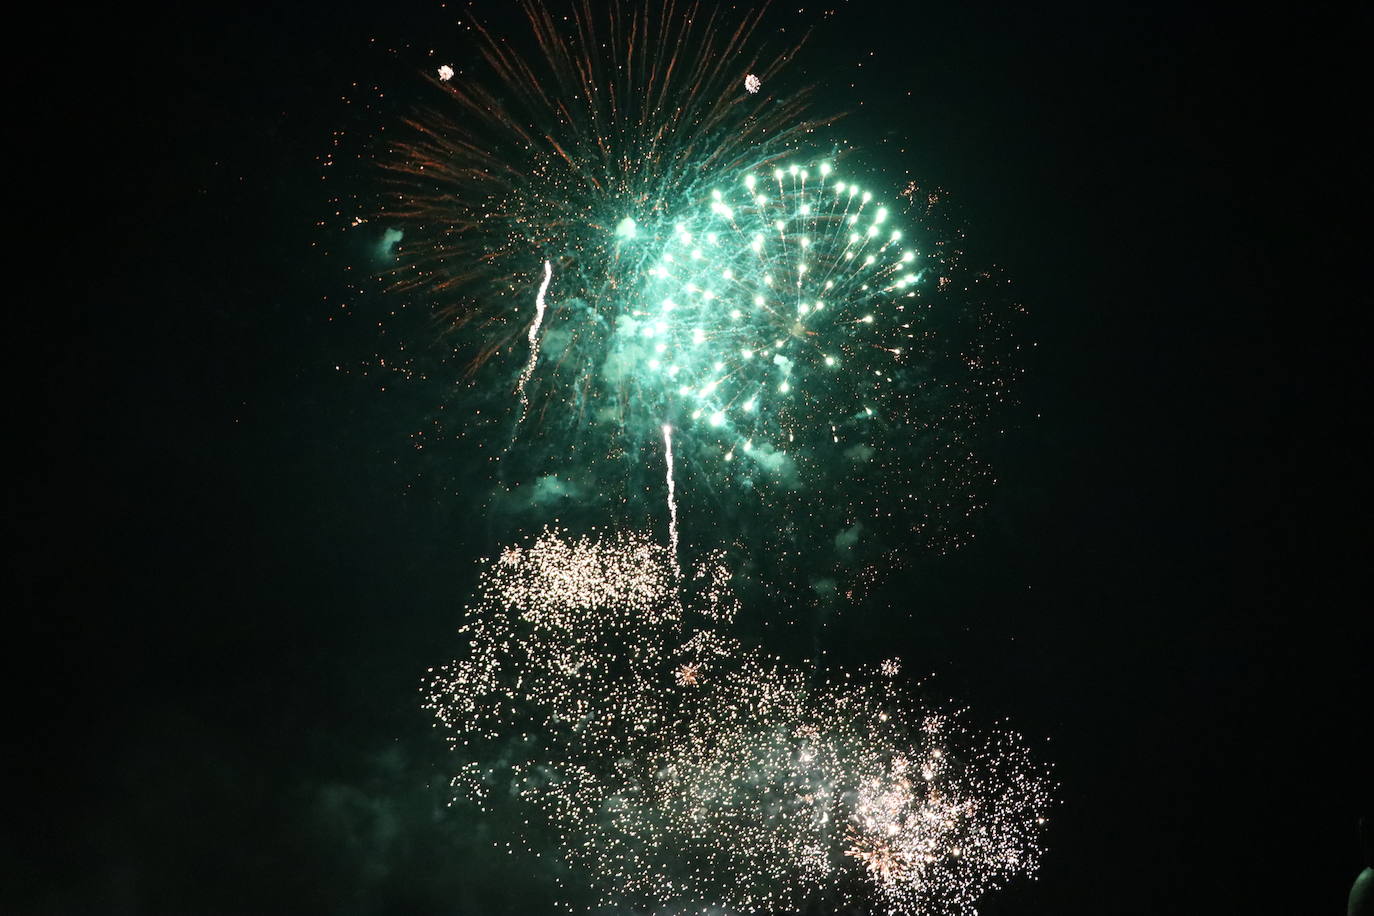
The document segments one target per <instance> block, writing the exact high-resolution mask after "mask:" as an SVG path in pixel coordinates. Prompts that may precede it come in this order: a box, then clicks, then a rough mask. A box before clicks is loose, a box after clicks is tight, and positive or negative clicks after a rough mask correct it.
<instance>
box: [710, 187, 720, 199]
mask: <svg viewBox="0 0 1374 916" xmlns="http://www.w3.org/2000/svg"><path fill="white" fill-rule="evenodd" d="M711 199H712V200H720V191H719V190H717V189H714V188H713V189H712V190H711Z"/></svg>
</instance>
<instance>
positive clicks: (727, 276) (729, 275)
mask: <svg viewBox="0 0 1374 916" xmlns="http://www.w3.org/2000/svg"><path fill="white" fill-rule="evenodd" d="M720 275H721V276H722V277H724V278H725V279H727V280H733V279H735V272H734V271H733V270H731V269H730V268H728V267H727V268H725V270H723V271H721V272H720Z"/></svg>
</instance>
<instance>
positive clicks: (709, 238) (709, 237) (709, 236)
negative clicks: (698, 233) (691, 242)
mask: <svg viewBox="0 0 1374 916" xmlns="http://www.w3.org/2000/svg"><path fill="white" fill-rule="evenodd" d="M718 241H720V236H718V235H716V234H715V233H714V232H708V233H706V242H707V244H708V245H714V244H715V243H716V242H718Z"/></svg>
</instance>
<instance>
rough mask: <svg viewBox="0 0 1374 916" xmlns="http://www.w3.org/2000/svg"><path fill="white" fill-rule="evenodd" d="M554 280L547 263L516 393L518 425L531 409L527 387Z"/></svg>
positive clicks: (535, 305) (535, 358) (551, 266)
mask: <svg viewBox="0 0 1374 916" xmlns="http://www.w3.org/2000/svg"><path fill="white" fill-rule="evenodd" d="M552 278H553V264H551V263H550V262H548V261H545V262H544V282H543V283H541V284H540V285H539V295H537V296H535V297H534V323H533V324H531V325H530V361H529V362H528V363H527V364H526V365H525V371H524V372H522V373H520V381H519V383H518V384H517V385H516V391H517V392H519V395H520V418H519V419H518V420H516V425H519V424H520V423H523V422H524V420H525V414H527V413H528V412H529V409H530V397H529V395H528V394H527V393H526V392H525V386H526V385H527V384H528V383H529V380H530V376H532V375H533V374H534V364H535V363H536V362H538V361H539V329H540V327H541V326H542V325H543V324H544V294H545V293H547V292H548V291H549V280H551V279H552Z"/></svg>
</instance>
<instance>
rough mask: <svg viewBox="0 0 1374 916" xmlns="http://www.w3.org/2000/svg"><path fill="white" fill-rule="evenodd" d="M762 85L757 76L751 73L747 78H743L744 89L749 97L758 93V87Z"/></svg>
mask: <svg viewBox="0 0 1374 916" xmlns="http://www.w3.org/2000/svg"><path fill="white" fill-rule="evenodd" d="M762 85H763V82H762V80H760V79H759V78H758V77H757V76H755V75H754V74H752V73H750V74H749V75H748V76H746V77H745V78H744V89H745V91H746V92H748V93H749V94H750V95H753V94H754V93H755V92H758V91H759V87H760V86H762Z"/></svg>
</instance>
